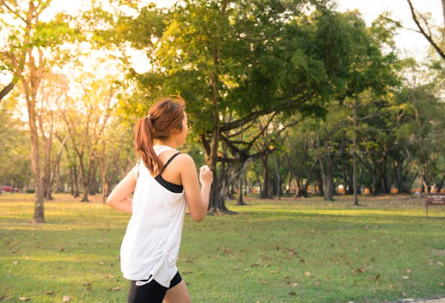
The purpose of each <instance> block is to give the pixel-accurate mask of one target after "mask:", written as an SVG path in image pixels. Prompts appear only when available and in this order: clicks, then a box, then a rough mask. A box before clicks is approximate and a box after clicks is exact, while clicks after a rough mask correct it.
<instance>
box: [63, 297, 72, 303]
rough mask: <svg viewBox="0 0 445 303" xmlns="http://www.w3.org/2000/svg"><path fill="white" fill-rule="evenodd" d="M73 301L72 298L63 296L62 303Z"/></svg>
mask: <svg viewBox="0 0 445 303" xmlns="http://www.w3.org/2000/svg"><path fill="white" fill-rule="evenodd" d="M69 301H71V296H63V299H62V302H64V303H65V302H69Z"/></svg>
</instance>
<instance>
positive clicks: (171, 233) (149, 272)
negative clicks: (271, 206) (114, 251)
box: [107, 97, 213, 303]
mask: <svg viewBox="0 0 445 303" xmlns="http://www.w3.org/2000/svg"><path fill="white" fill-rule="evenodd" d="M184 106H185V103H184V100H182V99H181V98H178V97H169V98H164V99H162V100H160V101H158V102H156V103H155V104H154V105H153V106H152V107H151V108H150V110H149V112H148V115H147V116H146V117H144V118H142V119H140V120H139V121H138V122H137V124H136V127H135V149H136V152H137V154H138V155H139V156H140V160H139V161H138V162H137V164H136V166H135V167H134V168H133V169H132V170H131V171H130V172H129V173H128V175H127V176H126V177H125V178H124V179H123V180H122V181H121V182H120V183H119V184H118V185H117V186H116V188H115V189H114V190H113V191H112V192H111V194H110V196H109V197H108V200H107V203H108V205H110V206H111V207H113V208H115V209H117V210H120V211H123V212H126V213H130V214H131V218H130V221H129V223H128V226H127V231H126V233H125V237H124V239H123V241H122V246H121V251H120V259H121V270H122V273H123V276H124V277H125V278H126V279H128V280H130V291H129V295H128V303H161V302H162V301H163V300H164V301H165V302H167V303H189V302H191V299H190V295H189V293H188V289H187V286H186V284H185V282H184V281H183V280H182V278H181V275H180V274H179V272H178V269H177V267H176V260H177V259H178V252H179V246H180V242H181V234H182V226H183V222H184V214H185V209H186V206H188V208H189V211H190V215H191V217H192V218H193V219H194V220H195V221H196V222H200V221H202V220H203V219H204V218H205V216H206V214H207V209H208V205H209V196H210V188H211V184H212V181H213V174H212V172H211V171H210V169H209V168H208V166H203V167H201V168H200V173H199V174H200V176H199V179H200V181H201V186H202V188H201V189H200V187H199V180H198V174H197V172H196V166H195V163H194V161H193V159H192V158H191V157H190V156H189V155H187V154H182V153H180V152H178V151H177V150H176V149H177V148H178V147H179V146H181V145H183V144H184V143H185V139H186V137H187V132H188V127H187V116H186V113H185V110H184ZM133 192H134V195H133V199H131V198H130V195H131V193H133Z"/></svg>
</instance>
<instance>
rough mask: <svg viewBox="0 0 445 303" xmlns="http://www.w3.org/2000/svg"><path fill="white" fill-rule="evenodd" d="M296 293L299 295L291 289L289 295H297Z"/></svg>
mask: <svg viewBox="0 0 445 303" xmlns="http://www.w3.org/2000/svg"><path fill="white" fill-rule="evenodd" d="M295 295H297V294H296V293H295V292H294V291H291V292H290V293H289V296H295Z"/></svg>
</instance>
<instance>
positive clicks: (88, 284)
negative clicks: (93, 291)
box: [82, 282, 91, 286]
mask: <svg viewBox="0 0 445 303" xmlns="http://www.w3.org/2000/svg"><path fill="white" fill-rule="evenodd" d="M82 286H91V283H89V282H85V283H83V284H82Z"/></svg>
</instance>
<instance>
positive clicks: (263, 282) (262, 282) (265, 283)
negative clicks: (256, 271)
mask: <svg viewBox="0 0 445 303" xmlns="http://www.w3.org/2000/svg"><path fill="white" fill-rule="evenodd" d="M260 283H261V284H264V285H267V284H269V282H266V281H260Z"/></svg>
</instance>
